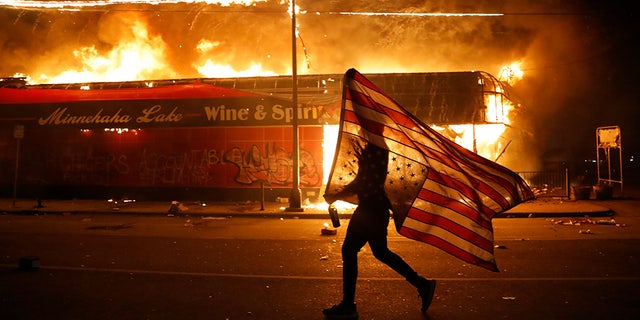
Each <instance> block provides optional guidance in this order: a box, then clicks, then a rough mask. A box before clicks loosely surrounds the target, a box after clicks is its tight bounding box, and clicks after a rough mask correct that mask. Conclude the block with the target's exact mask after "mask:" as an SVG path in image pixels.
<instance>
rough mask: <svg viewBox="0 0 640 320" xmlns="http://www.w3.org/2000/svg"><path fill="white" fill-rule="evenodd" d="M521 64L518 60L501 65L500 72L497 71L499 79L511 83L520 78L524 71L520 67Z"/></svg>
mask: <svg viewBox="0 0 640 320" xmlns="http://www.w3.org/2000/svg"><path fill="white" fill-rule="evenodd" d="M521 65H522V62H520V61H518V62H514V63H512V64H510V65H508V66H504V67H502V69H501V70H500V73H498V74H499V78H500V80H502V81H505V82H507V83H508V84H510V85H513V84H515V83H516V82H518V81H520V80H522V78H523V76H524V72H523V71H522V69H521V68H520V66H521Z"/></svg>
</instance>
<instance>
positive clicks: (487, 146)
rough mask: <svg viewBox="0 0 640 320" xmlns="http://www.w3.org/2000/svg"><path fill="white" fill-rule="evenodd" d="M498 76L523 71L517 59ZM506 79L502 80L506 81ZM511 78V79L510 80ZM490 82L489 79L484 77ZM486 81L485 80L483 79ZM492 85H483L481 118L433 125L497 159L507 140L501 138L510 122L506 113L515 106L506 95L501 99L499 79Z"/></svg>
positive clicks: (517, 74)
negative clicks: (471, 122) (442, 125)
mask: <svg viewBox="0 0 640 320" xmlns="http://www.w3.org/2000/svg"><path fill="white" fill-rule="evenodd" d="M500 74H501V79H503V77H506V79H522V77H523V75H524V73H523V72H522V70H521V69H520V63H519V62H516V63H512V64H511V65H508V66H505V67H503V68H502V70H501V71H500ZM506 79H505V80H504V81H506ZM512 81H513V80H512ZM485 82H489V81H485ZM483 85H485V86H486V85H487V83H483ZM491 85H493V87H490V88H488V89H487V88H485V89H486V90H485V95H484V106H485V108H486V109H485V114H484V121H483V122H481V123H475V124H460V125H448V126H446V127H440V126H434V127H433V128H434V129H436V130H438V131H439V132H440V133H442V134H443V135H444V136H446V137H448V138H450V139H451V140H453V141H455V142H456V143H457V144H459V145H461V146H463V147H465V148H467V149H469V150H471V151H473V152H475V153H477V154H479V155H481V156H483V157H485V158H487V159H490V160H493V161H498V160H499V158H500V156H501V155H502V153H504V151H505V149H506V148H507V147H508V144H509V141H507V142H506V143H504V142H503V141H501V139H502V138H503V134H504V133H505V131H506V129H507V127H508V126H509V125H510V124H511V120H510V119H509V113H510V112H511V111H513V110H514V108H515V106H514V105H513V104H512V103H511V101H510V100H508V99H503V98H504V96H503V94H504V89H503V86H502V84H501V83H499V82H498V83H492V84H491Z"/></svg>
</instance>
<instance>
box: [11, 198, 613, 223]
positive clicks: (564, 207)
mask: <svg viewBox="0 0 640 320" xmlns="http://www.w3.org/2000/svg"><path fill="white" fill-rule="evenodd" d="M40 205H41V206H40V207H39V206H38V203H37V201H36V200H34V199H16V200H15V201H14V200H13V199H0V214H89V213H90V214H121V215H125V214H130V215H155V216H167V215H169V216H171V215H176V216H177V215H184V216H210V217H273V218H308V219H326V218H329V214H328V213H327V209H326V203H322V204H318V205H317V206H313V205H309V206H307V205H303V206H302V207H303V208H302V211H300V210H291V209H290V208H289V204H288V203H276V202H265V203H260V202H255V201H254V202H243V203H240V202H237V203H226V202H225V203H221V202H211V203H202V202H193V201H191V202H189V201H186V202H178V203H177V204H173V205H172V202H171V201H135V200H131V201H130V202H123V201H119V202H113V201H108V200H107V199H104V200H78V199H75V200H43V201H42V202H41V203H40ZM176 209H177V211H176ZM352 213H353V208H351V209H342V210H340V217H341V218H349V217H350V216H351V214H352ZM611 215H613V211H612V210H611V209H610V208H608V207H604V206H602V205H601V204H596V203H593V202H591V201H590V200H568V199H559V198H538V199H534V200H530V201H527V202H525V203H521V204H519V205H517V206H515V207H514V208H512V209H511V210H509V211H506V212H503V213H501V214H499V215H497V216H496V218H527V217H584V216H611Z"/></svg>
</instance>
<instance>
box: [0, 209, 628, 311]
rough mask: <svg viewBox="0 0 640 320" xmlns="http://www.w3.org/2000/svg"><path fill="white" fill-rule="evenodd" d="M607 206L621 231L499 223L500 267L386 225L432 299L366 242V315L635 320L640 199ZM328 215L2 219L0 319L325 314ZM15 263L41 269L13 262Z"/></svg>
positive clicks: (335, 291)
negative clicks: (34, 263)
mask: <svg viewBox="0 0 640 320" xmlns="http://www.w3.org/2000/svg"><path fill="white" fill-rule="evenodd" d="M601 203H602V204H603V205H607V206H609V207H611V208H612V209H613V210H614V211H615V215H614V216H613V219H615V223H616V224H618V225H615V224H590V223H587V222H588V221H587V220H586V219H585V218H563V217H557V218H501V219H494V220H493V224H494V228H495V244H496V246H497V247H496V252H495V254H496V259H497V262H498V267H499V268H500V272H497V273H493V272H489V271H486V270H484V269H481V268H479V267H475V266H471V265H468V264H465V263H463V262H462V261H460V260H457V259H456V258H453V257H452V256H450V255H448V254H446V253H443V252H442V251H440V250H438V249H435V248H433V247H430V246H428V245H425V244H422V243H419V242H415V241H413V240H409V239H406V238H404V237H402V236H399V235H398V234H397V233H396V232H395V230H393V229H392V228H390V233H389V235H390V236H389V245H390V247H391V248H392V250H394V251H396V252H397V253H398V254H399V255H401V256H402V257H404V258H405V259H406V260H407V262H409V263H410V264H411V265H412V266H414V268H415V269H416V270H417V271H419V272H420V273H421V274H423V275H425V276H426V277H430V278H435V279H436V280H437V281H438V286H437V289H436V298H435V299H434V301H433V304H432V306H431V308H430V309H429V311H428V314H427V316H423V315H421V313H420V310H419V307H420V301H419V298H418V296H417V292H416V291H415V289H414V288H413V287H411V286H410V285H409V284H408V283H407V282H405V281H404V279H401V278H399V277H398V275H397V274H395V273H394V272H393V271H392V270H390V269H389V268H388V267H386V266H385V265H383V264H381V263H379V262H378V261H377V260H375V258H374V257H373V256H372V255H371V252H370V251H369V250H368V247H365V249H364V250H363V252H362V253H361V254H360V257H361V258H360V278H359V282H358V288H357V290H358V292H357V297H356V300H357V303H358V311H359V313H360V319H383V320H387V319H403V320H412V319H447V320H450V319H478V320H482V319H492V320H493V319H640V209H638V208H640V206H639V204H640V201H638V200H612V201H603V202H601ZM592 220H593V221H600V220H602V221H601V223H603V221H604V220H608V218H593V219H592ZM325 222H328V220H322V219H277V218H231V219H229V218H217V217H216V218H208V217H188V216H177V217H162V216H152V217H145V216H133V215H119V214H118V213H114V214H113V215H104V214H101V215H92V214H86V215H84V214H82V215H77V214H68V215H62V214H55V215H52V214H49V215H16V214H4V215H1V216H0V318H2V319H119V320H120V319H223V320H224V319H323V317H322V314H321V310H322V309H323V308H326V307H329V306H331V305H332V304H334V303H338V302H339V300H340V294H341V272H342V269H341V266H342V265H341V259H340V245H341V242H342V239H343V237H344V232H345V229H346V228H345V226H346V225H347V223H348V221H347V220H343V221H342V223H343V227H341V228H340V229H338V233H337V235H321V232H320V231H321V228H322V226H323V223H325ZM391 225H392V224H391ZM23 257H37V258H39V260H40V263H41V267H40V268H39V270H34V271H21V270H19V268H18V265H19V260H20V258H23Z"/></svg>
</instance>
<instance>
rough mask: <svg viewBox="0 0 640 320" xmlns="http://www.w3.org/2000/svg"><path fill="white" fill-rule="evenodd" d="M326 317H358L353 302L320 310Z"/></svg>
mask: <svg viewBox="0 0 640 320" xmlns="http://www.w3.org/2000/svg"><path fill="white" fill-rule="evenodd" d="M322 314H324V316H325V318H326V319H358V310H357V309H356V304H355V303H344V302H340V304H338V305H335V306H333V307H331V308H328V309H324V310H322Z"/></svg>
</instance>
